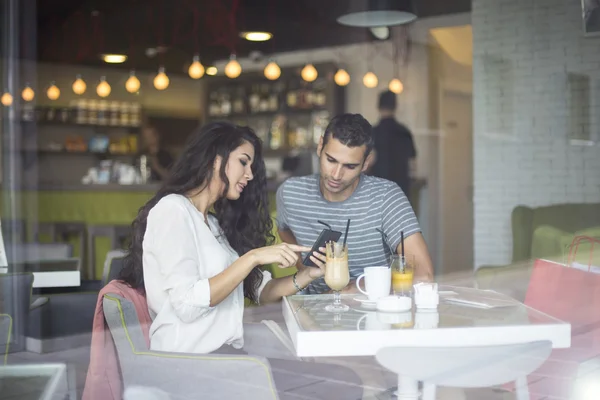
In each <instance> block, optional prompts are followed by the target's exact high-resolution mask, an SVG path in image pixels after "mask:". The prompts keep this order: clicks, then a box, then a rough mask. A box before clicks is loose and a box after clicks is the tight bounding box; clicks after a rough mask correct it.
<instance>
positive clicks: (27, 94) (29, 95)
mask: <svg viewBox="0 0 600 400" xmlns="http://www.w3.org/2000/svg"><path fill="white" fill-rule="evenodd" d="M21 97H22V98H23V100H25V101H31V100H33V98H34V97H35V92H34V91H33V89H32V88H31V87H30V86H29V84H26V85H25V89H23V91H22V92H21Z"/></svg>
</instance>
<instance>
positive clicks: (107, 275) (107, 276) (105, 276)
mask: <svg viewBox="0 0 600 400" xmlns="http://www.w3.org/2000/svg"><path fill="white" fill-rule="evenodd" d="M126 255H127V252H126V251H125V250H121V249H117V250H111V251H109V252H108V253H106V260H104V271H103V273H102V286H105V285H106V284H107V283H108V282H110V281H112V280H113V279H117V277H118V276H119V273H120V272H121V270H122V269H123V266H124V261H125V260H124V258H125V256H126Z"/></svg>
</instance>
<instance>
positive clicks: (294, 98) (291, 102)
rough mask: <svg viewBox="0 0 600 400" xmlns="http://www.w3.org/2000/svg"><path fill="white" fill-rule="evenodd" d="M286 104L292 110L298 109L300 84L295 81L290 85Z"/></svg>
mask: <svg viewBox="0 0 600 400" xmlns="http://www.w3.org/2000/svg"><path fill="white" fill-rule="evenodd" d="M285 102H286V104H287V106H288V108H290V109H292V110H293V109H296V108H297V107H298V83H297V82H296V81H295V80H293V81H291V82H290V83H289V85H288V89H287V94H286V101H285Z"/></svg>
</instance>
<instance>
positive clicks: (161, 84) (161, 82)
mask: <svg viewBox="0 0 600 400" xmlns="http://www.w3.org/2000/svg"><path fill="white" fill-rule="evenodd" d="M169 82H170V81H169V77H168V76H167V74H165V67H160V68H159V69H158V74H156V76H155V77H154V87H155V88H156V90H165V89H166V88H168V87H169Z"/></svg>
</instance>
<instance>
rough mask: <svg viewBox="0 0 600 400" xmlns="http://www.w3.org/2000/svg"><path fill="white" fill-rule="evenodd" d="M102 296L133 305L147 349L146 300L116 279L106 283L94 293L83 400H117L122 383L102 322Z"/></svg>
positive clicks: (110, 341)
mask: <svg viewBox="0 0 600 400" xmlns="http://www.w3.org/2000/svg"><path fill="white" fill-rule="evenodd" d="M106 294H115V295H118V296H121V297H122V298H124V299H126V300H129V301H131V302H132V303H133V305H134V307H135V310H136V312H137V315H138V318H139V319H140V326H141V327H142V332H143V333H144V337H145V338H146V344H147V345H148V347H150V324H152V318H150V314H149V312H148V304H147V303H146V297H145V296H144V295H142V294H141V293H139V292H138V291H137V290H135V289H132V288H131V287H129V286H128V285H126V284H125V283H123V282H121V281H117V280H113V281H111V282H109V283H108V284H107V285H106V286H105V287H104V288H102V290H100V293H99V294H98V300H97V302H96V312H95V313H94V324H93V331H92V346H91V349H90V367H89V368H88V372H87V377H86V380H85V388H84V390H83V400H121V398H122V393H123V383H122V381H121V375H120V373H119V360H118V358H117V349H116V347H115V344H114V342H113V339H112V336H111V334H110V330H109V329H108V325H107V324H106V320H105V319H104V310H103V308H102V300H103V299H104V295H106Z"/></svg>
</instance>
